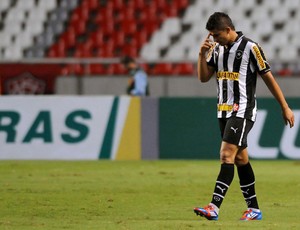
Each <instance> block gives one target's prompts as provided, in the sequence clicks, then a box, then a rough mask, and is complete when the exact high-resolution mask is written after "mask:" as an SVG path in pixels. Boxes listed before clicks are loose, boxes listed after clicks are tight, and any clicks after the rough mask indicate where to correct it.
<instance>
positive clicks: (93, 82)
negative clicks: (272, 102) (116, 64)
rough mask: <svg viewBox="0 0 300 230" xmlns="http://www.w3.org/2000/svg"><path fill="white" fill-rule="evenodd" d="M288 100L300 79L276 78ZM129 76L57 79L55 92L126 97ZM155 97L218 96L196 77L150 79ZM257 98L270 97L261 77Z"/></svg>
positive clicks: (295, 92)
mask: <svg viewBox="0 0 300 230" xmlns="http://www.w3.org/2000/svg"><path fill="white" fill-rule="evenodd" d="M276 80H277V82H278V83H279V85H280V87H281V88H282V90H283V92H284V94H285V95H286V96H287V97H299V95H300V94H299V85H300V78H296V77H284V78H279V77H278V78H276ZM127 81H128V77H127V76H93V77H88V76H86V77H76V76H67V77H63V76H61V77H58V78H57V80H56V82H55V93H56V94H59V95H76V94H80V95H117V96H120V95H124V94H125V92H126V90H125V89H126V86H127ZM149 85H150V94H151V96H153V97H216V83H215V81H213V80H212V81H209V82H207V83H201V82H200V81H199V80H198V79H197V76H150V77H149ZM257 96H258V97H271V96H272V95H271V93H270V92H269V90H268V89H267V87H266V85H265V84H264V82H263V80H262V79H261V78H258V81H257Z"/></svg>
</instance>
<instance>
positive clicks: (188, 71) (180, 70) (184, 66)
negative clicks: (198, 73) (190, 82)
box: [174, 63, 195, 75]
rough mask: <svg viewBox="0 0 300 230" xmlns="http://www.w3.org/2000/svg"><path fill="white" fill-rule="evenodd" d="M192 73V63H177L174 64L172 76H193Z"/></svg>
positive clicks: (193, 70)
mask: <svg viewBox="0 0 300 230" xmlns="http://www.w3.org/2000/svg"><path fill="white" fill-rule="evenodd" d="M194 72H195V69H194V64H192V63H178V64H175V67H174V74H179V75H192V74H194Z"/></svg>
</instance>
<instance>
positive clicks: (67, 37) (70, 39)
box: [60, 28, 76, 48]
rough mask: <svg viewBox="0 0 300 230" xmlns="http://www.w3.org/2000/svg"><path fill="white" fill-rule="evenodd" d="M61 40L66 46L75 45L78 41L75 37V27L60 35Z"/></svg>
mask: <svg viewBox="0 0 300 230" xmlns="http://www.w3.org/2000/svg"><path fill="white" fill-rule="evenodd" d="M60 40H63V41H64V43H65V45H66V48H69V47H71V46H74V45H75V42H76V37H75V32H74V29H72V28H69V29H68V30H66V31H65V32H64V33H63V34H62V35H61V36H60Z"/></svg>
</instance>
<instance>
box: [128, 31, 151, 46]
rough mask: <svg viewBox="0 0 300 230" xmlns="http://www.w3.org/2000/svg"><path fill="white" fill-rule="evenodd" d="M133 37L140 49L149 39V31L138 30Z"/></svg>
mask: <svg viewBox="0 0 300 230" xmlns="http://www.w3.org/2000/svg"><path fill="white" fill-rule="evenodd" d="M132 38H133V39H134V41H135V42H136V47H137V48H138V49H140V48H141V47H142V46H143V45H144V44H145V43H146V42H147V41H148V33H147V31H146V30H142V31H137V32H136V33H135V34H133V36H132Z"/></svg>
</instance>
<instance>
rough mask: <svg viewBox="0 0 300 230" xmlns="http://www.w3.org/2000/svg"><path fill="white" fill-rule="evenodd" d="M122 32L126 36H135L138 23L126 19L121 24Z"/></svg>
mask: <svg viewBox="0 0 300 230" xmlns="http://www.w3.org/2000/svg"><path fill="white" fill-rule="evenodd" d="M121 30H122V31H123V32H124V33H125V34H134V33H135V32H136V30H137V23H136V20H135V19H125V20H123V21H122V22H121Z"/></svg>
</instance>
